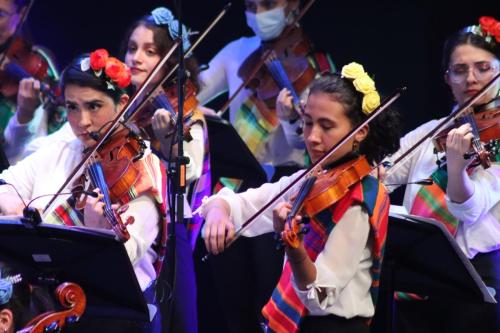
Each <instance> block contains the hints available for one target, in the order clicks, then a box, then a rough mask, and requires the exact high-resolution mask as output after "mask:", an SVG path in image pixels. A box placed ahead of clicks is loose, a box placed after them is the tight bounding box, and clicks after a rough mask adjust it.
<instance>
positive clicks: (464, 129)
mask: <svg viewBox="0 0 500 333" xmlns="http://www.w3.org/2000/svg"><path fill="white" fill-rule="evenodd" d="M472 138H474V135H473V134H472V126H471V125H470V124H469V123H467V124H463V125H461V126H460V127H458V128H454V129H452V130H450V131H449V132H448V136H447V137H446V160H447V162H448V168H452V169H454V170H456V171H463V170H465V169H466V168H467V166H468V165H469V164H470V163H471V162H472V160H473V159H472V158H470V159H465V158H464V155H465V154H466V153H468V152H469V150H470V147H471V142H472Z"/></svg>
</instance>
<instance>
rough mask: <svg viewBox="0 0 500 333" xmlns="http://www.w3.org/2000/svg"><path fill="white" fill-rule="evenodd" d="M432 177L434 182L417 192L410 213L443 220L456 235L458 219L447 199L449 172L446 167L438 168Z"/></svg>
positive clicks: (447, 227)
mask: <svg viewBox="0 0 500 333" xmlns="http://www.w3.org/2000/svg"><path fill="white" fill-rule="evenodd" d="M431 178H432V180H433V184H432V185H426V186H422V187H421V188H420V190H419V191H418V192H417V196H416V197H415V200H414V201H413V205H412V207H411V210H410V214H413V215H418V216H423V217H430V218H433V219H435V220H437V221H439V222H441V223H442V224H443V225H444V226H445V227H446V229H448V231H449V232H450V233H451V234H452V235H453V236H455V234H456V233H457V227H458V219H456V218H455V217H454V216H453V215H452V214H451V213H450V212H449V211H448V208H447V206H446V200H445V194H446V186H447V184H448V174H447V172H446V170H445V169H443V168H438V169H437V170H436V171H434V172H433V173H432V175H431Z"/></svg>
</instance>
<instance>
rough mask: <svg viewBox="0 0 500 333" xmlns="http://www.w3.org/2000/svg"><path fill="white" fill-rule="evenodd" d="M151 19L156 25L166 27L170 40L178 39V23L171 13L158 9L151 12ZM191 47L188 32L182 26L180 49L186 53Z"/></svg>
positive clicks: (163, 8) (167, 10) (162, 8)
mask: <svg viewBox="0 0 500 333" xmlns="http://www.w3.org/2000/svg"><path fill="white" fill-rule="evenodd" d="M151 17H152V18H153V21H154V22H155V24H156V25H166V26H167V27H168V32H169V34H170V37H172V39H176V38H178V37H179V21H177V20H176V19H175V17H174V15H173V14H172V12H171V11H170V10H169V9H167V8H165V7H158V8H156V9H154V10H153V11H152V12H151ZM190 47H191V43H190V42H189V31H188V30H187V29H186V26H185V25H184V24H183V25H182V49H183V50H184V52H186V51H187V50H188V49H189V48H190Z"/></svg>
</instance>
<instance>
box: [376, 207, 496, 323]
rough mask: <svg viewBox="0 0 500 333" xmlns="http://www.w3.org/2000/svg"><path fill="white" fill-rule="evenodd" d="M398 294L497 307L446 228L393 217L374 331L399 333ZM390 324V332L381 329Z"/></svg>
mask: <svg viewBox="0 0 500 333" xmlns="http://www.w3.org/2000/svg"><path fill="white" fill-rule="evenodd" d="M394 291H403V292H411V293H416V294H420V295H427V296H429V297H433V298H443V297H444V298H447V299H450V300H451V301H453V300H460V301H465V302H471V303H483V302H487V303H496V301H495V299H494V298H493V296H492V295H491V294H490V293H489V292H488V290H487V287H486V285H485V284H484V282H483V281H482V279H481V277H480V276H479V274H478V273H477V272H476V270H475V269H474V267H473V266H472V264H471V262H470V261H469V260H468V259H467V257H466V256H465V255H464V253H463V252H462V251H461V250H460V248H459V247H458V245H457V243H456V242H455V240H454V239H453V237H452V236H451V234H450V233H449V232H448V230H446V228H445V227H444V226H443V225H442V224H441V223H439V222H437V221H435V220H433V219H429V218H423V217H419V216H414V215H407V214H395V213H391V214H390V215H389V230H388V235H387V242H386V247H385V256H384V264H383V268H382V275H381V289H380V293H379V301H378V304H377V314H376V315H375V319H374V327H373V328H372V332H395V327H394V323H395V310H396V309H395V301H394ZM384 316H385V318H383V317H384ZM384 325H385V326H386V327H384V328H381V327H382V326H384Z"/></svg>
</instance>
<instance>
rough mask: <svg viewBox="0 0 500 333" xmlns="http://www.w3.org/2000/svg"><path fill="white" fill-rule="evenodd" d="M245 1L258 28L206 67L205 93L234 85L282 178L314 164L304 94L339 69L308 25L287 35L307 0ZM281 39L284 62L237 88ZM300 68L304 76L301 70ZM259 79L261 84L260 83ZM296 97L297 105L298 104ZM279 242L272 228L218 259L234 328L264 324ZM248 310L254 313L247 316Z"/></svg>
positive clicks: (246, 125) (243, 128)
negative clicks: (322, 75)
mask: <svg viewBox="0 0 500 333" xmlns="http://www.w3.org/2000/svg"><path fill="white" fill-rule="evenodd" d="M242 2H244V4H245V9H246V10H245V16H246V22H247V25H248V27H249V28H250V29H252V31H253V32H254V35H253V36H251V37H241V38H238V39H236V40H234V41H231V42H230V43H228V44H227V45H225V46H224V47H223V48H222V49H221V50H220V51H219V52H218V53H217V54H216V55H215V56H214V57H213V58H212V59H211V60H210V62H209V64H208V68H207V69H206V70H204V71H202V72H200V79H201V83H202V84H201V90H200V92H199V94H198V99H199V100H200V102H201V103H202V104H205V103H208V102H209V101H211V100H212V99H214V98H216V97H217V96H219V95H220V94H221V93H224V92H226V91H227V92H228V95H229V96H230V97H234V99H233V100H232V101H231V102H230V104H229V110H228V111H229V120H230V122H231V124H232V125H233V126H234V127H235V129H236V131H237V132H238V134H239V135H240V136H241V138H242V139H243V141H244V142H245V143H246V145H247V146H248V147H249V149H250V151H251V152H252V153H253V154H254V156H255V157H256V159H257V160H258V161H259V162H260V163H261V164H263V165H265V166H266V169H267V170H273V172H274V174H273V176H272V180H273V181H274V180H278V179H279V178H280V177H281V176H283V175H290V174H291V173H293V172H295V171H297V170H299V169H301V168H303V167H304V166H305V165H306V164H307V163H308V158H307V156H306V153H305V149H304V148H305V146H304V138H303V136H302V135H301V134H300V128H299V121H298V118H299V115H298V112H300V111H297V109H300V103H301V101H300V100H301V99H305V98H303V97H304V93H305V91H306V87H307V86H308V85H309V84H310V82H311V81H312V79H313V78H314V76H315V75H316V73H319V72H334V71H335V66H334V65H333V63H332V61H331V59H330V57H329V56H328V55H327V54H324V53H321V52H316V51H315V50H314V49H313V47H312V46H311V44H310V43H309V40H308V38H307V36H305V33H304V31H303V30H302V28H300V27H295V29H293V32H292V33H287V34H286V35H287V36H283V35H284V31H285V30H286V29H287V28H288V27H290V26H291V24H292V23H293V21H294V20H295V18H296V17H297V15H298V12H299V5H300V1H299V0H271V1H264V0H244V1H242ZM277 40H278V41H279V42H278V43H279V46H278V47H277V48H276V55H277V58H278V62H274V61H273V62H268V63H266V64H264V65H263V66H262V67H261V69H260V70H259V72H258V74H257V76H256V77H255V78H254V79H253V80H252V81H251V84H250V85H249V86H247V87H245V88H244V89H243V90H242V91H240V92H239V93H237V94H236V92H237V90H238V88H239V86H240V85H241V84H243V83H244V82H245V81H246V79H247V77H248V76H249V74H250V72H251V71H252V70H253V69H254V66H255V65H257V63H258V62H259V61H260V60H261V57H262V55H263V54H264V53H265V52H267V50H268V49H269V47H270V45H272V44H273V43H274V42H276V41H277ZM285 55H286V56H285ZM278 64H281V65H282V66H283V67H284V68H285V74H286V75H283V73H281V71H280V70H278V68H279V67H281V66H280V65H278ZM294 73H295V74H294ZM298 73H300V75H296V74H298ZM283 76H285V77H286V79H284V78H283ZM286 80H288V81H291V82H292V85H293V87H294V90H295V91H294V98H292V93H291V91H290V90H289V89H286V88H284V89H282V88H283V87H282V83H279V84H276V82H281V81H286ZM254 82H260V83H261V84H258V85H254V84H253V83H254ZM298 82H300V84H297V83H298ZM297 99H298V101H297ZM292 101H293V102H294V103H292ZM293 104H295V107H292V105H293ZM297 104H299V107H297ZM228 154H230V152H228ZM214 181H218V180H214ZM221 183H222V184H223V185H225V186H232V187H233V188H236V187H237V186H238V185H239V184H240V183H241V182H239V181H234V180H229V179H222V180H221ZM273 244H274V240H273V239H272V237H271V235H263V236H262V237H259V238H255V239H249V240H245V241H244V242H241V243H240V244H237V245H236V246H235V247H234V249H233V251H231V252H230V253H227V254H226V255H225V256H224V258H218V260H217V263H214V264H217V269H216V272H214V274H217V275H218V276H217V278H216V281H217V282H216V283H220V286H219V287H220V288H219V289H220V292H219V297H223V298H224V300H222V301H221V303H222V304H224V305H225V306H226V307H227V308H226V309H225V311H224V312H225V313H227V314H228V315H227V319H228V321H229V323H228V326H230V331H234V332H245V331H251V332H253V331H255V330H258V329H259V327H252V325H255V323H256V322H258V320H259V319H257V318H255V316H256V314H258V313H259V310H260V308H261V307H262V305H263V304H265V302H266V301H267V299H268V298H269V294H270V293H271V292H272V290H273V288H274V286H275V284H276V281H277V280H278V278H279V275H280V272H281V271H280V269H279V263H281V262H282V261H283V252H282V251H275V252H274V253H272V254H271V255H270V254H268V253H267V251H266V250H265V249H267V248H268V246H273ZM236 252H238V253H236ZM233 253H234V255H233ZM242 256H245V257H247V258H248V261H247V262H246V263H245V264H242V263H241V257H242ZM233 258H234V259H233ZM255 258H257V259H255ZM263 258H265V259H263ZM263 260H264V261H263ZM223 261H224V262H223ZM224 266H225V267H224ZM235 266H240V269H234V267H235ZM226 267H227V269H229V270H231V271H232V272H231V274H232V275H231V276H228V277H227V278H226V277H224V276H220V275H227V274H224V273H220V272H224V271H225V270H226ZM237 272H238V273H237ZM239 272H241V273H239ZM234 274H239V276H235V275H234ZM244 279H246V280H249V281H250V282H249V284H251V285H248V287H247V288H244V290H240V291H239V292H240V293H241V294H238V295H236V296H235V295H234V293H227V292H226V291H224V289H226V288H225V286H226V285H228V284H230V283H232V281H239V280H244ZM227 280H232V281H227ZM218 281H220V282H218ZM243 292H245V293H246V295H243ZM225 294H228V295H225ZM224 295H225V296H224ZM235 298H238V299H240V300H239V302H236V303H235V302H234V301H232V300H233V299H235ZM226 304H227V305H226ZM243 304H244V305H243ZM254 304H255V305H254ZM224 305H223V306H224ZM248 316H251V318H246V317H248ZM242 317H245V318H242Z"/></svg>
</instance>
